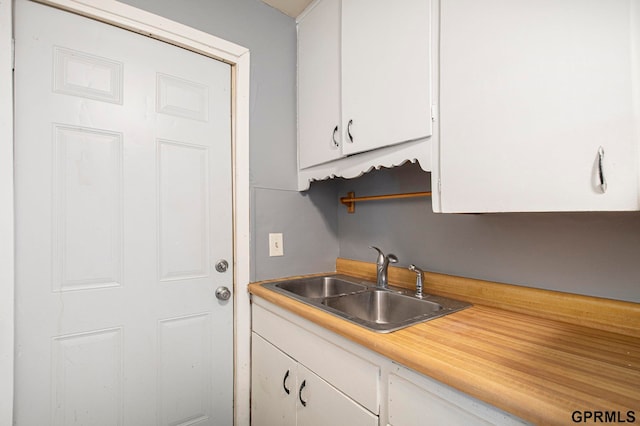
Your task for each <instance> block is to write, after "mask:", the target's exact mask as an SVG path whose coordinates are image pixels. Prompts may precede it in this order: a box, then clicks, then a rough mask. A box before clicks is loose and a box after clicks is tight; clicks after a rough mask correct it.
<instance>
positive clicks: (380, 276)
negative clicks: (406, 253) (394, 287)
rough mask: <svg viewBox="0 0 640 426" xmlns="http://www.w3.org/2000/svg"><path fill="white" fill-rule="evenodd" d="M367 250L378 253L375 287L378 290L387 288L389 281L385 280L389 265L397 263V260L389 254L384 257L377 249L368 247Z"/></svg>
mask: <svg viewBox="0 0 640 426" xmlns="http://www.w3.org/2000/svg"><path fill="white" fill-rule="evenodd" d="M369 248H370V249H374V250H376V251H377V252H378V259H376V285H377V287H378V288H389V280H388V278H387V270H388V269H389V263H397V262H398V258H397V257H396V255H395V254H391V253H389V254H388V255H386V256H385V254H384V253H383V252H382V250H380V249H379V248H378V247H374V246H369Z"/></svg>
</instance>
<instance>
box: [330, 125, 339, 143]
mask: <svg viewBox="0 0 640 426" xmlns="http://www.w3.org/2000/svg"><path fill="white" fill-rule="evenodd" d="M336 133H338V126H336V128H335V129H333V135H332V136H331V139H332V140H333V145H334V146H335V147H336V148H337V147H339V146H340V143H339V142H338V141H337V140H336Z"/></svg>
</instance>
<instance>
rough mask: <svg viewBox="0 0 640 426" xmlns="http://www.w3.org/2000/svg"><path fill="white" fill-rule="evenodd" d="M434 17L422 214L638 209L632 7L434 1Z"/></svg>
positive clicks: (591, 0)
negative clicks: (434, 105)
mask: <svg viewBox="0 0 640 426" xmlns="http://www.w3.org/2000/svg"><path fill="white" fill-rule="evenodd" d="M440 12H441V16H440V18H441V19H440V46H439V47H440V93H439V95H440V138H439V146H436V147H435V148H436V149H435V151H434V174H433V176H432V177H433V181H434V188H436V187H437V185H438V183H439V184H440V187H441V193H440V199H439V200H434V210H436V211H442V212H507V211H595V210H638V209H639V207H640V205H639V198H640V197H639V192H638V162H639V154H638V146H639V137H640V119H639V111H640V94H639V90H640V88H639V85H640V56H639V54H638V49H639V48H640V31H639V28H638V24H639V23H640V2H639V1H637V0H552V1H551V0H548V1H547V0H544V1H540V0H518V1H514V0H441V10H440ZM436 153H437V154H438V155H437V156H436V155H435V154H436ZM434 198H435V193H434Z"/></svg>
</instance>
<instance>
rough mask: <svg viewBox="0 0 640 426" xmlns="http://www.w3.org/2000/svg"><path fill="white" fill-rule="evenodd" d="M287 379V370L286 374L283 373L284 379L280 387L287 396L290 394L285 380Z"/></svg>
mask: <svg viewBox="0 0 640 426" xmlns="http://www.w3.org/2000/svg"><path fill="white" fill-rule="evenodd" d="M288 378H289V370H287V372H286V373H284V379H282V387H283V388H284V391H285V392H286V393H287V395H289V394H290V393H291V391H290V390H289V388H287V379H288Z"/></svg>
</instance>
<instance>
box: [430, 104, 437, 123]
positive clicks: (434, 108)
mask: <svg viewBox="0 0 640 426" xmlns="http://www.w3.org/2000/svg"><path fill="white" fill-rule="evenodd" d="M437 117H438V107H437V106H435V105H431V121H436V119H437Z"/></svg>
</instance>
